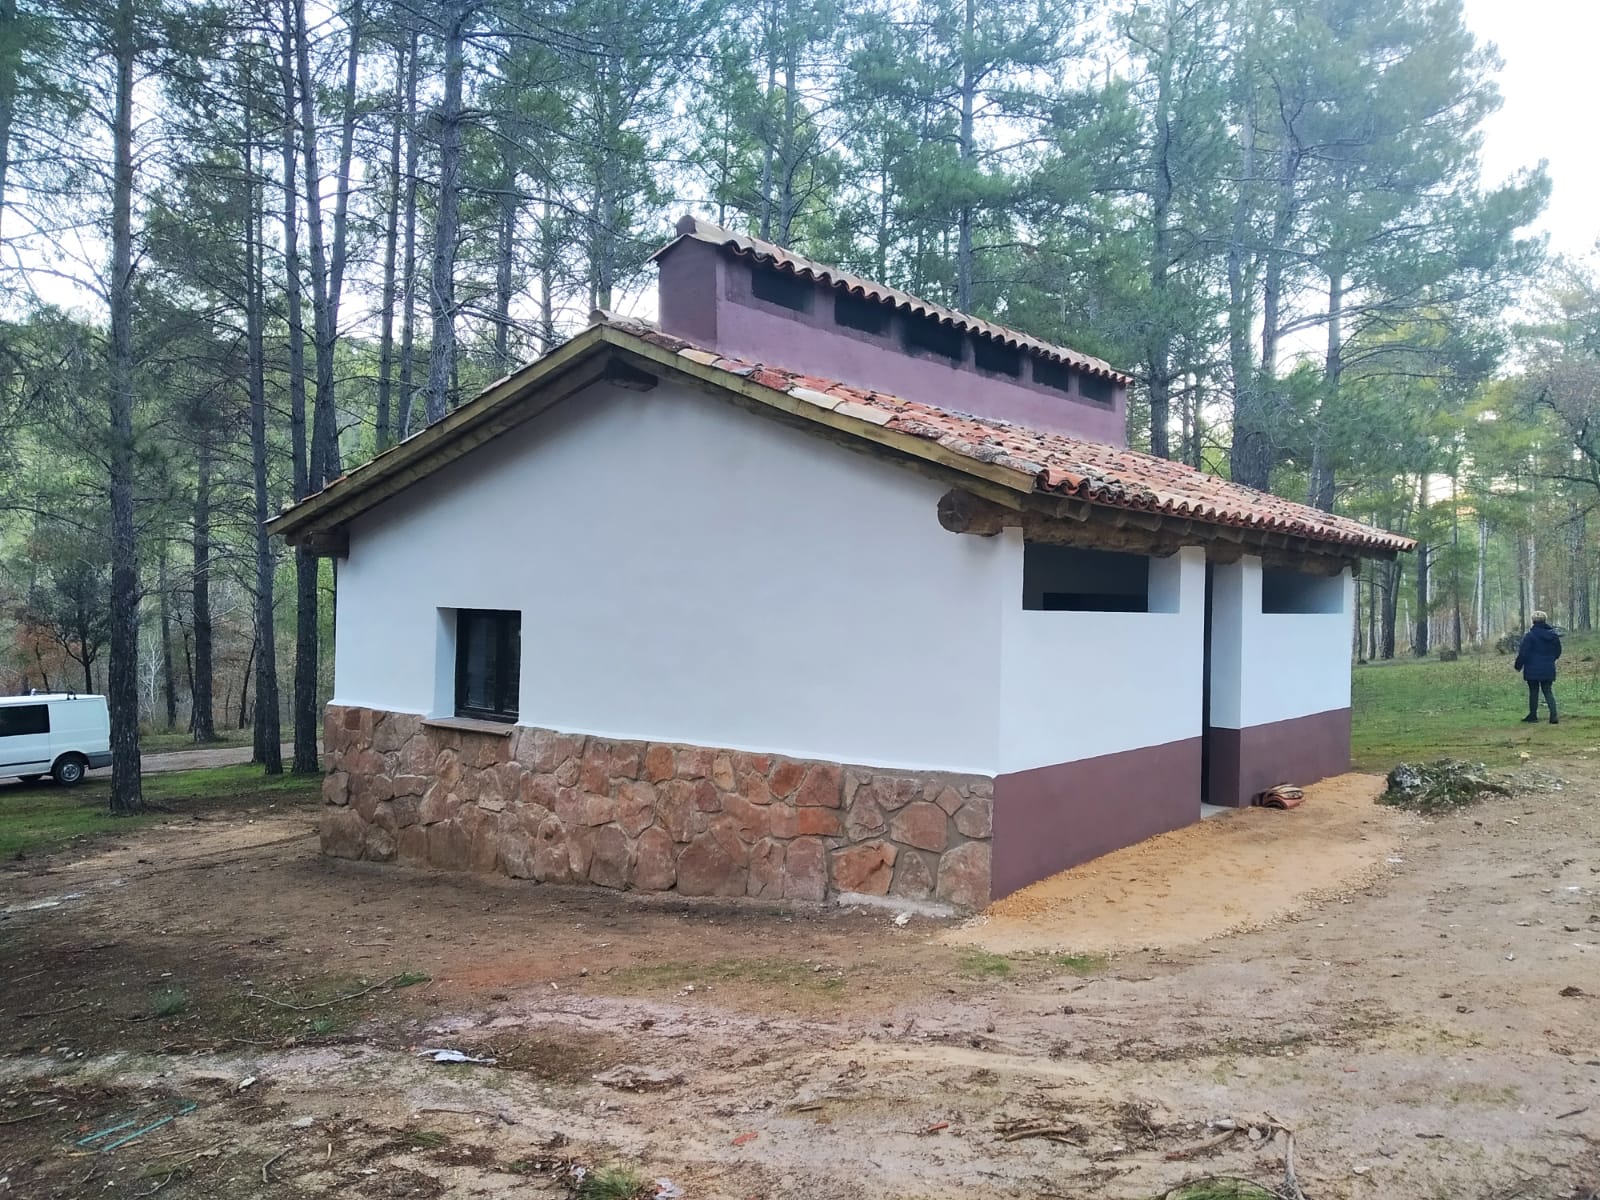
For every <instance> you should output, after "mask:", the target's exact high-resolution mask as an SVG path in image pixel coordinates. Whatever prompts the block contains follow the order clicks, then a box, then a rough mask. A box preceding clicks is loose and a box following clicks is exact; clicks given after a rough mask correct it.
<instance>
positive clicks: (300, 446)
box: [258, 0, 321, 775]
mask: <svg viewBox="0 0 1600 1200" xmlns="http://www.w3.org/2000/svg"><path fill="white" fill-rule="evenodd" d="M292 2H293V0H286V4H285V8H284V27H283V30H282V35H283V42H282V47H281V50H282V55H281V62H280V73H281V75H282V83H283V114H284V121H283V189H284V209H283V212H284V216H283V243H284V247H283V259H284V274H285V288H284V291H285V295H286V297H287V300H288V308H289V436H290V442H291V445H292V452H293V455H294V493H295V499H297V500H303V499H304V498H305V497H306V496H308V495H310V493H311V467H310V453H309V451H310V446H309V443H310V441H311V439H310V437H309V436H308V430H307V429H306V362H305V311H304V305H303V303H302V300H301V281H300V256H299V247H298V240H297V239H298V233H299V229H298V225H299V204H300V200H299V193H298V191H297V190H296V186H295V176H296V172H297V168H298V163H297V157H298V156H297V154H296V147H295V119H294V115H295V111H296V105H295V66H294V24H293V20H292V17H293V14H292V13H291V12H290V6H291V4H292ZM294 584H295V639H294V696H293V701H292V703H293V709H294V711H293V718H294V766H293V770H294V771H295V772H296V773H297V774H304V775H313V774H316V773H317V771H318V769H319V763H318V756H317V724H318V722H317V665H318V662H319V659H320V653H321V650H320V646H319V640H320V630H319V625H318V620H317V560H316V557H315V556H314V555H312V554H311V553H310V551H308V550H307V549H306V548H305V547H304V546H296V547H295V552H294ZM258 702H259V701H258Z"/></svg>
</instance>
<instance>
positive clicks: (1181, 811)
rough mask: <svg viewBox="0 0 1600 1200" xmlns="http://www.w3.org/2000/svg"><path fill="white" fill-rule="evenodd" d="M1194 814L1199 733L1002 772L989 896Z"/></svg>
mask: <svg viewBox="0 0 1600 1200" xmlns="http://www.w3.org/2000/svg"><path fill="white" fill-rule="evenodd" d="M1199 819H1200V739H1199V738H1189V739H1186V740H1184V741H1181V742H1168V743H1167V744H1166V745H1164V746H1147V747H1144V748H1143V749H1140V750H1127V751H1124V752H1123V753H1121V754H1104V755H1101V756H1100V757H1098V758H1086V759H1082V760H1080V761H1078V762H1070V763H1058V764H1057V765H1055V766H1052V767H1037V768H1035V769H1034V770H1031V771H1017V772H1014V773H1012V774H1010V775H1000V776H998V777H996V779H995V781H994V841H993V843H992V852H993V877H992V879H993V888H994V891H993V898H994V899H996V900H998V899H999V898H1000V897H1002V896H1005V895H1009V894H1010V893H1012V892H1014V891H1016V890H1017V889H1018V888H1022V887H1026V886H1027V885H1028V884H1030V883H1034V882H1036V881H1038V880H1040V879H1044V878H1045V877H1047V876H1050V875H1054V874H1055V873H1056V872H1057V871H1064V870H1066V869H1067V868H1068V867H1075V866H1077V865H1078V864H1079V863H1083V862H1088V861H1089V860H1090V859H1091V858H1098V857H1100V855H1102V854H1108V853H1110V852H1111V851H1113V850H1120V849H1121V848H1122V847H1124V846H1131V845H1133V843H1135V842H1140V841H1143V840H1144V839H1145V838H1147V837H1154V836H1155V835H1156V834H1158V833H1166V832H1167V831H1168V830H1172V829H1179V828H1181V827H1182V826H1184V825H1188V824H1191V823H1193V822H1195V821H1198V820H1199Z"/></svg>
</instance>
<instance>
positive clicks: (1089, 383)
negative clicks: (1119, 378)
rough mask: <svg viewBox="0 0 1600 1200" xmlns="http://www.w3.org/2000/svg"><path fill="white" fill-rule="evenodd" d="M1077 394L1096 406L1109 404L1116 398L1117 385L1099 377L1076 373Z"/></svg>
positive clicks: (1080, 372)
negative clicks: (1091, 401)
mask: <svg viewBox="0 0 1600 1200" xmlns="http://www.w3.org/2000/svg"><path fill="white" fill-rule="evenodd" d="M1078 394H1079V395H1080V396H1082V397H1083V398H1084V399H1085V400H1093V401H1094V402H1095V403H1096V404H1110V403H1111V402H1112V401H1113V400H1114V399H1116V396H1117V385H1116V384H1114V383H1112V382H1111V380H1109V379H1103V378H1101V377H1100V376H1099V375H1087V374H1085V373H1084V372H1082V371H1079V372H1078Z"/></svg>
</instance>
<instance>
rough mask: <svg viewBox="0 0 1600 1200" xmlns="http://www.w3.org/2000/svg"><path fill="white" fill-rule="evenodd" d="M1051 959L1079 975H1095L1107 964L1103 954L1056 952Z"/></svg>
mask: <svg viewBox="0 0 1600 1200" xmlns="http://www.w3.org/2000/svg"><path fill="white" fill-rule="evenodd" d="M1050 961H1051V962H1052V963H1054V964H1055V965H1056V966H1058V967H1065V968H1066V969H1067V970H1069V971H1072V972H1073V973H1075V974H1078V975H1093V974H1094V973H1095V972H1096V971H1102V970H1104V969H1105V965H1106V957H1105V955H1103V954H1056V955H1053V956H1052V957H1051V959H1050Z"/></svg>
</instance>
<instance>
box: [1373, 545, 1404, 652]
mask: <svg viewBox="0 0 1600 1200" xmlns="http://www.w3.org/2000/svg"><path fill="white" fill-rule="evenodd" d="M1384 574H1385V575H1386V576H1387V577H1388V583H1387V584H1386V586H1385V587H1384V589H1383V621H1382V629H1381V632H1380V638H1381V645H1380V646H1379V647H1378V657H1379V658H1382V659H1384V660H1389V659H1392V658H1393V657H1394V652H1395V641H1396V639H1395V625H1396V618H1397V615H1398V612H1397V610H1398V609H1399V606H1400V584H1401V581H1402V577H1403V576H1404V575H1405V568H1404V567H1403V566H1402V565H1401V563H1400V560H1399V559H1391V560H1390V561H1389V562H1387V563H1385V564H1384Z"/></svg>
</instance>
